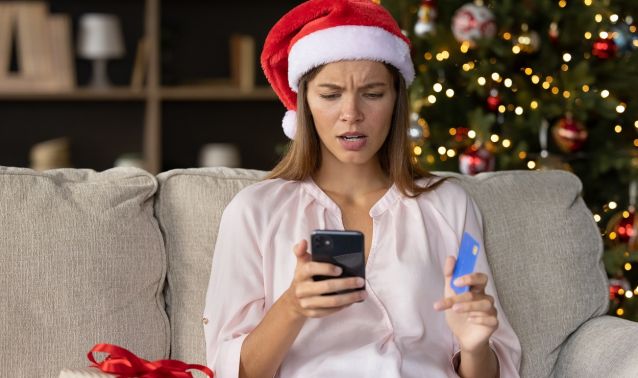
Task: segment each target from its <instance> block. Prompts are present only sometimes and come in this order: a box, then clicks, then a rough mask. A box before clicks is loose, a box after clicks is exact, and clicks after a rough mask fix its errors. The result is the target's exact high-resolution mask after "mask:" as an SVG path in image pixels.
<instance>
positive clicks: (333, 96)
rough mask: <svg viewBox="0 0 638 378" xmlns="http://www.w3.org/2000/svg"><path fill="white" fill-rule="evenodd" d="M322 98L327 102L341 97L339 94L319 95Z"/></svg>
mask: <svg viewBox="0 0 638 378" xmlns="http://www.w3.org/2000/svg"><path fill="white" fill-rule="evenodd" d="M319 96H320V97H321V98H325V99H326V100H332V99H335V98H337V97H339V95H338V94H321V95H319Z"/></svg>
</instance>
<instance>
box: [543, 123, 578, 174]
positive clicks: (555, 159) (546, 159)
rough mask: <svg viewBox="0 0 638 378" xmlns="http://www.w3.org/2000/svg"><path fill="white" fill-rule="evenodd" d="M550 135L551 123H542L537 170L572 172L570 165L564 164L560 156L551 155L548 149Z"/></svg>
mask: <svg viewBox="0 0 638 378" xmlns="http://www.w3.org/2000/svg"><path fill="white" fill-rule="evenodd" d="M548 134H549V123H548V122H547V120H546V119H543V121H542V122H541V129H540V131H539V133H538V137H539V141H540V145H541V152H540V154H539V157H538V159H537V160H536V168H537V169H538V170H541V171H548V170H552V169H562V170H565V171H571V167H570V166H569V164H567V163H566V162H564V161H563V160H562V159H561V158H560V157H559V156H557V155H555V154H551V153H550V152H549V150H548V149H547V139H548V138H547V136H548Z"/></svg>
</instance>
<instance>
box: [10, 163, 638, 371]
mask: <svg viewBox="0 0 638 378" xmlns="http://www.w3.org/2000/svg"><path fill="white" fill-rule="evenodd" d="M262 175H263V172H258V171H249V170H240V169H228V168H211V169H186V170H174V171H170V172H165V173H162V174H160V175H158V176H156V177H155V176H152V175H150V174H148V173H146V172H144V171H141V170H136V169H132V168H126V169H125V168H117V169H112V170H108V171H104V172H100V173H97V172H94V171H90V170H79V169H69V170H54V171H48V172H44V173H37V172H35V171H31V170H29V169H24V168H5V167H0V269H1V274H0V351H1V353H0V375H1V376H2V377H56V376H57V375H58V374H59V372H60V370H61V369H62V368H64V367H84V366H87V365H88V360H87V359H86V353H87V352H88V351H89V349H90V348H91V347H92V346H93V345H94V344H96V343H100V342H105V343H114V344H118V345H121V346H123V347H125V348H128V349H130V350H131V351H133V352H134V353H136V354H138V355H139V356H140V357H143V358H146V359H150V360H155V359H161V358H175V359H182V360H184V361H187V362H191V363H200V364H204V362H205V355H204V353H205V352H204V339H203V328H202V324H201V322H202V316H201V313H202V309H203V302H204V296H205V291H206V287H207V283H208V278H209V272H210V265H211V256H212V252H213V246H214V244H215V238H216V232H217V227H218V222H219V219H220V215H221V213H222V211H223V209H224V206H225V205H226V203H228V201H229V200H230V199H231V198H232V197H233V195H234V194H235V193H236V192H237V191H239V190H240V189H241V188H242V187H244V186H246V185H249V184H251V183H254V182H256V181H258V180H259V179H260V177H262ZM450 175H452V174H450ZM457 177H458V180H459V181H460V183H461V184H462V185H463V186H464V187H465V188H466V189H467V190H468V191H469V193H470V194H471V195H472V196H473V197H474V199H475V200H476V202H477V204H478V206H479V207H480V209H481V211H482V213H483V218H484V223H485V233H486V235H485V244H486V249H487V254H488V259H489V261H490V264H491V266H492V270H493V273H494V279H495V282H496V285H497V288H498V292H499V296H500V299H501V303H502V305H503V308H504V310H505V312H506V313H507V316H508V317H509V320H510V322H511V324H512V326H513V327H514V330H515V331H516V332H517V334H518V336H519V338H520V341H521V345H522V348H523V361H522V368H521V370H522V376H523V377H547V376H557V377H636V376H638V351H637V345H638V325H637V324H635V323H633V322H629V321H626V320H621V319H618V318H613V317H609V316H605V315H604V314H605V313H606V311H607V303H608V302H607V296H608V289H607V278H606V275H605V273H604V270H603V267H602V264H601V261H600V258H601V253H602V242H601V238H600V235H599V232H598V229H597V227H596V225H595V223H594V221H593V220H592V216H591V214H590V212H589V211H588V209H587V207H586V206H585V204H584V203H583V201H582V199H581V198H580V196H579V193H580V191H581V189H582V188H581V184H580V182H579V181H578V179H577V178H576V177H575V176H573V175H572V174H569V173H566V172H562V171H550V172H522V171H520V172H518V171H511V172H497V173H489V174H482V175H478V176H475V177H462V176H457ZM228 287H229V290H232V282H229V286H228ZM424 353H427V351H424ZM221 378H225V377H221Z"/></svg>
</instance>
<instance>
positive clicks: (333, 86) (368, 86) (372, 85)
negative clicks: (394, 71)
mask: <svg viewBox="0 0 638 378" xmlns="http://www.w3.org/2000/svg"><path fill="white" fill-rule="evenodd" d="M317 86H318V87H320V88H329V89H343V87H341V86H339V85H336V84H331V83H323V84H319V85H317ZM386 86H388V84H387V83H381V82H374V83H369V84H366V85H363V86H361V87H360V88H359V89H363V90H365V89H372V88H377V87H386Z"/></svg>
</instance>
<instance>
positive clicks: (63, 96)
mask: <svg viewBox="0 0 638 378" xmlns="http://www.w3.org/2000/svg"><path fill="white" fill-rule="evenodd" d="M143 1H144V5H143V8H144V10H143V12H144V15H143V20H144V29H143V34H144V37H145V38H146V40H147V43H148V44H147V48H148V57H147V59H148V62H147V64H148V69H147V76H146V82H145V86H144V87H143V88H142V89H138V90H134V89H132V88H131V87H128V86H115V87H112V88H108V89H105V90H94V89H89V88H86V87H78V88H75V89H73V90H70V91H55V92H53V91H37V92H33V91H5V92H2V91H0V101H19V102H29V101H34V102H35V101H53V102H56V101H70V102H71V101H79V102H91V101H93V102H100V101H104V102H111V101H113V102H136V101H139V102H142V103H143V107H144V116H143V119H144V125H143V141H142V144H143V145H142V146H141V147H142V153H143V158H144V161H145V164H146V169H147V170H148V171H149V172H151V173H153V174H157V173H159V172H160V170H161V169H162V103H163V102H165V101H170V102H185V101H193V102H202V101H277V100H278V98H277V96H276V94H275V93H274V91H273V90H272V89H271V88H270V87H269V86H256V87H255V88H254V89H253V90H251V91H242V90H240V88H239V87H236V86H233V85H232V84H231V83H230V79H218V80H208V81H203V82H202V83H201V84H188V85H178V86H162V85H161V82H162V80H161V67H160V66H161V63H160V61H161V58H160V57H161V51H160V39H161V38H160V20H161V4H162V0H143Z"/></svg>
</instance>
